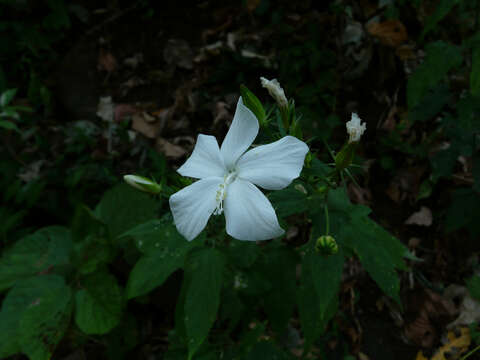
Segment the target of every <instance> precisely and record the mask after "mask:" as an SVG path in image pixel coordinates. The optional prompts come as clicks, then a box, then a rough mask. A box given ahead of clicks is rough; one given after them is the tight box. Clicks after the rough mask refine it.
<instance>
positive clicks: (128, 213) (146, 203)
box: [95, 184, 158, 238]
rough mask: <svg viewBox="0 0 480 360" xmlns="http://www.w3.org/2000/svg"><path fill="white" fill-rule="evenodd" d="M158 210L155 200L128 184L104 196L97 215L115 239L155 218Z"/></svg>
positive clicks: (96, 211) (121, 185) (119, 186)
mask: <svg viewBox="0 0 480 360" xmlns="http://www.w3.org/2000/svg"><path fill="white" fill-rule="evenodd" d="M157 208H158V205H157V201H156V200H155V199H154V198H152V197H150V196H149V195H147V194H144V193H141V192H140V191H138V190H135V189H133V188H131V187H130V186H128V185H127V184H120V185H118V186H116V187H114V188H113V189H111V190H109V191H107V192H106V193H105V194H104V195H103V198H102V200H101V201H100V203H99V204H98V206H97V208H96V209H95V214H96V215H97V216H98V218H99V219H101V220H102V221H103V222H104V223H105V224H107V226H108V228H109V230H110V234H111V236H112V237H114V238H115V237H117V236H118V235H120V234H121V233H123V232H125V231H126V230H128V229H130V228H132V227H133V226H135V225H137V224H139V223H143V222H145V221H147V220H150V219H152V218H155V217H156V215H157Z"/></svg>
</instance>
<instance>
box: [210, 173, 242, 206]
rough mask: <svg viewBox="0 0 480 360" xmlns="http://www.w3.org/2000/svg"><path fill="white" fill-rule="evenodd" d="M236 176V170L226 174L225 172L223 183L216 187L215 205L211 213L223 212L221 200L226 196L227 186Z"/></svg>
mask: <svg viewBox="0 0 480 360" xmlns="http://www.w3.org/2000/svg"><path fill="white" fill-rule="evenodd" d="M236 178H237V172H236V171H230V172H229V173H228V174H226V175H225V176H224V177H223V183H222V184H220V186H219V187H218V190H217V194H216V196H215V201H216V202H217V206H216V207H215V210H214V211H213V215H220V214H222V213H223V201H224V200H225V198H226V197H227V187H228V185H230V184H231V183H232V182H234V181H235V179H236Z"/></svg>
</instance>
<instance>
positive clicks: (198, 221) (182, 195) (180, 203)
mask: <svg viewBox="0 0 480 360" xmlns="http://www.w3.org/2000/svg"><path fill="white" fill-rule="evenodd" d="M221 183H223V178H220V177H209V178H207V179H202V180H198V181H197V182H194V183H193V184H192V185H189V186H187V187H186V188H183V189H182V190H180V191H178V192H176V193H175V194H173V195H172V196H170V201H169V202H170V209H171V210H172V214H173V220H174V221H175V225H176V227H177V230H178V232H179V233H180V234H182V235H183V236H184V237H185V238H186V239H187V240H189V241H190V240H193V239H195V237H197V235H198V234H200V232H201V231H202V230H203V229H204V228H205V226H206V225H207V222H208V219H209V218H210V215H212V213H213V210H215V207H216V206H217V203H216V200H215V195H216V193H217V190H218V188H219V185H220V184H221Z"/></svg>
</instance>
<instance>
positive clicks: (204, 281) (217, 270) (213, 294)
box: [184, 248, 224, 359]
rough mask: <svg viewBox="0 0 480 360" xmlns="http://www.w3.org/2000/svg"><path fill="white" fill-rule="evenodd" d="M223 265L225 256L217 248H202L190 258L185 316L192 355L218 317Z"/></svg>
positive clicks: (189, 354) (188, 262)
mask: <svg viewBox="0 0 480 360" xmlns="http://www.w3.org/2000/svg"><path fill="white" fill-rule="evenodd" d="M223 268H224V257H223V255H222V253H220V252H219V251H218V250H215V249H213V248H204V249H200V250H199V251H196V252H193V253H192V254H191V256H190V257H189V258H188V261H187V264H186V269H185V273H186V274H185V276H186V277H189V278H190V280H189V287H188V289H187V293H186V297H185V319H184V320H185V328H186V331H187V337H188V358H189V359H191V358H192V356H193V355H194V354H195V352H196V351H197V350H198V348H199V347H200V345H201V344H202V343H203V342H204V341H205V339H206V338H207V335H208V332H209V331H210V328H211V327H212V325H213V323H214V322H215V319H216V317H217V311H218V306H219V305H220V290H221V287H222V275H223V274H222V273H223Z"/></svg>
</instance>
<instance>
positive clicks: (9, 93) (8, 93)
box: [0, 89, 17, 107]
mask: <svg viewBox="0 0 480 360" xmlns="http://www.w3.org/2000/svg"><path fill="white" fill-rule="evenodd" d="M16 93H17V89H9V90H5V91H4V92H3V93H2V95H0V106H1V107H5V106H7V105H8V104H10V101H12V99H13V98H14V96H15V94H16Z"/></svg>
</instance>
